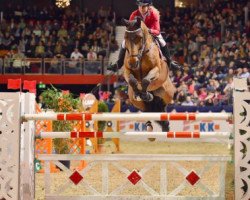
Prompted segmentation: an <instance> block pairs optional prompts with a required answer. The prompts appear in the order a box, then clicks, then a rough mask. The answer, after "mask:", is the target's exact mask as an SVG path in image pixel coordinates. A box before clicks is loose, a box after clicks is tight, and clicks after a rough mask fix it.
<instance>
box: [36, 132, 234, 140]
mask: <svg viewBox="0 0 250 200" xmlns="http://www.w3.org/2000/svg"><path fill="white" fill-rule="evenodd" d="M39 137H41V138H124V139H126V138H157V139H158V140H161V141H171V139H178V138H190V139H199V138H218V139H228V138H229V137H230V132H41V133H40V135H39Z"/></svg>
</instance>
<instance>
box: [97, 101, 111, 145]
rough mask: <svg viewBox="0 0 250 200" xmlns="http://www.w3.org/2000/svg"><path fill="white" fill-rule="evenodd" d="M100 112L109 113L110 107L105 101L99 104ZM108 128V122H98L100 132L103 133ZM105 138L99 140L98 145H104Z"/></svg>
mask: <svg viewBox="0 0 250 200" xmlns="http://www.w3.org/2000/svg"><path fill="white" fill-rule="evenodd" d="M98 112H101V113H103V112H109V108H108V105H107V104H106V103H105V102H104V101H100V102H99V103H98ZM105 127H106V121H98V131H103V130H104V129H105ZM104 142H105V139H104V138H98V144H104Z"/></svg>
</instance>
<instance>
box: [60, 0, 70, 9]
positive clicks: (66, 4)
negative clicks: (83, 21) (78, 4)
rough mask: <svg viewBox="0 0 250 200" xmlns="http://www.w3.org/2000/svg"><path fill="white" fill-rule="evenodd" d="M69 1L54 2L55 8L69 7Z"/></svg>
mask: <svg viewBox="0 0 250 200" xmlns="http://www.w3.org/2000/svg"><path fill="white" fill-rule="evenodd" d="M70 1H71V0H56V6H57V7H58V8H66V7H68V6H69V5H70Z"/></svg>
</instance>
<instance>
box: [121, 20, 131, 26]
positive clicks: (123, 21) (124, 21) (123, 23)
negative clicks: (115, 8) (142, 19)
mask: <svg viewBox="0 0 250 200" xmlns="http://www.w3.org/2000/svg"><path fill="white" fill-rule="evenodd" d="M121 23H122V25H124V26H128V25H129V20H127V19H124V18H122V20H121Z"/></svg>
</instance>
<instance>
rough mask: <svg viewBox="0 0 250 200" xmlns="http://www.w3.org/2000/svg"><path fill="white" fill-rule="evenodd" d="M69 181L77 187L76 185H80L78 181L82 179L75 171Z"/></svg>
mask: <svg viewBox="0 0 250 200" xmlns="http://www.w3.org/2000/svg"><path fill="white" fill-rule="evenodd" d="M69 179H70V180H71V181H72V182H73V183H74V184H75V185H77V184H78V183H80V181H81V180H82V179H83V177H82V175H81V174H79V172H78V171H75V172H74V173H73V174H72V175H71V176H70V177H69Z"/></svg>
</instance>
